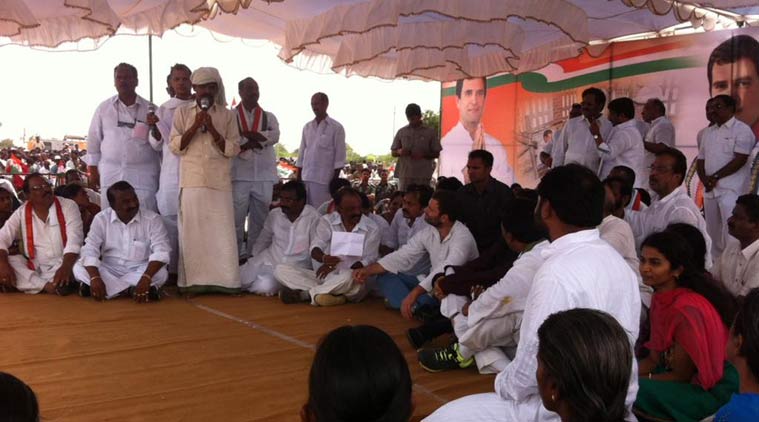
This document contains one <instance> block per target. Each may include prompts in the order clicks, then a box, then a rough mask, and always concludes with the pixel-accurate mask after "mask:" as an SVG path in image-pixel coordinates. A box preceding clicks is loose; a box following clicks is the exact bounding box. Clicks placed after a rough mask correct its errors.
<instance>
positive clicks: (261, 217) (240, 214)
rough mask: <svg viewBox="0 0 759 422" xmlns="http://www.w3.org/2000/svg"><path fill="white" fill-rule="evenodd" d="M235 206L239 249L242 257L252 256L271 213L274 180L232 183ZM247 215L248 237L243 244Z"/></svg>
mask: <svg viewBox="0 0 759 422" xmlns="http://www.w3.org/2000/svg"><path fill="white" fill-rule="evenodd" d="M232 189H233V190H232V192H233V197H234V207H235V231H236V232H237V250H238V254H239V256H240V258H243V257H247V256H250V255H251V253H250V251H251V250H252V249H253V244H255V243H256V239H258V235H259V233H261V229H262V228H263V226H264V221H265V220H266V216H267V215H268V214H269V205H271V197H272V193H273V192H274V184H273V183H272V182H249V181H235V182H233V183H232ZM245 217H248V239H247V243H246V244H243V243H244V242H243V238H244V234H245ZM246 245H247V246H246Z"/></svg>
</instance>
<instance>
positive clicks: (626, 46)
mask: <svg viewBox="0 0 759 422" xmlns="http://www.w3.org/2000/svg"><path fill="white" fill-rule="evenodd" d="M757 39H759V28H746V29H740V30H734V31H714V32H709V33H701V34H692V35H684V36H674V37H666V38H656V39H648V40H640V41H630V42H617V43H612V44H610V45H609V46H608V47H607V48H605V49H604V50H603V51H594V53H595V54H590V53H589V52H588V51H587V50H585V51H584V52H583V54H582V55H581V56H579V57H577V58H575V59H570V60H564V61H561V62H558V63H554V64H551V65H549V66H547V67H545V68H543V69H541V70H539V71H536V72H528V73H525V74H521V75H519V76H513V75H508V74H503V75H496V76H493V77H490V78H487V85H486V89H482V80H480V79H470V80H464V81H459V82H458V84H457V82H448V83H443V84H442V95H441V97H442V118H441V133H442V145H443V151H442V153H441V155H440V165H439V169H438V171H439V175H440V176H456V177H458V178H459V179H460V180H462V181H464V178H465V167H466V155H467V154H468V152H469V151H471V150H472V149H476V148H483V147H484V148H485V149H488V150H489V151H491V152H492V153H493V155H494V157H495V163H494V166H493V174H494V176H495V177H496V178H498V179H499V180H502V181H504V182H507V183H511V182H518V183H520V184H522V185H523V186H525V187H534V186H535V185H536V184H537V181H538V180H539V178H540V175H541V174H542V173H543V172H544V171H545V168H543V166H542V164H541V163H540V159H539V153H540V152H541V151H542V150H544V147H545V144H546V143H548V142H551V135H552V133H555V132H556V131H557V130H559V129H560V128H561V127H562V125H563V124H564V122H565V121H566V120H567V118H568V114H569V110H570V108H571V106H572V104H573V103H579V102H581V98H580V97H581V93H582V91H583V90H585V89H586V88H589V87H591V86H594V87H597V88H600V89H602V90H603V91H604V92H605V93H606V96H607V104H608V101H609V100H612V99H614V98H619V97H629V98H631V99H632V100H633V101H634V102H635V106H636V118H637V119H641V116H640V110H641V109H642V107H643V104H644V103H645V102H646V101H647V100H648V99H650V98H659V99H660V100H662V101H663V102H664V104H665V106H666V115H667V117H668V118H669V119H670V120H671V121H672V123H673V124H674V126H675V130H676V145H677V147H678V148H679V149H680V150H681V151H683V153H685V155H686V156H687V157H688V159H689V161H691V160H693V159H694V157H696V155H697V153H698V147H697V144H696V135H697V133H698V131H699V130H700V129H702V128H704V127H705V126H707V120H706V117H705V112H704V109H705V105H706V100H707V99H708V98H710V96H715V95H718V94H730V95H732V96H733V97H735V98H736V99H737V100H738V111H737V113H736V117H737V118H738V119H740V120H742V121H744V122H745V123H747V124H748V125H749V126H751V127H752V129H753V130H754V133H755V134H759V75H758V74H757V73H758V68H759V41H757ZM710 58H711V60H710ZM605 113H606V112H605V111H604V114H605ZM549 131H550V132H549ZM752 158H753V157H752ZM506 163H508V166H506V165H505V164H506ZM510 172H513V174H512V173H510ZM754 176H755V175H754Z"/></svg>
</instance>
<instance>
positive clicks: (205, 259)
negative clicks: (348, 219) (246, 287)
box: [169, 67, 240, 294]
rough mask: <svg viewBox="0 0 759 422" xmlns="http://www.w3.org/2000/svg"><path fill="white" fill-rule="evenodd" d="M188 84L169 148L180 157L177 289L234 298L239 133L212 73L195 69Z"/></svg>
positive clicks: (216, 76) (218, 78)
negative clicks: (189, 95) (234, 175)
mask: <svg viewBox="0 0 759 422" xmlns="http://www.w3.org/2000/svg"><path fill="white" fill-rule="evenodd" d="M191 82H192V89H193V90H194V91H195V102H193V103H191V104H188V105H186V106H183V107H180V108H178V109H177V111H176V114H175V115H174V123H173V127H172V129H171V143H170V144H169V146H170V148H171V150H172V151H173V152H174V153H175V154H177V155H179V156H180V157H181V158H180V170H179V189H180V193H179V215H178V223H179V250H180V256H179V268H178V273H179V277H178V280H177V284H178V286H179V289H180V291H181V292H183V293H186V294H201V293H230V294H234V293H238V292H239V291H240V270H239V266H238V265H237V264H238V263H237V240H236V237H235V223H234V208H233V206H232V181H231V176H230V173H231V166H232V158H233V157H235V156H236V155H237V154H238V153H239V152H240V132H239V130H238V128H237V118H236V116H235V114H234V112H232V111H230V110H227V109H226V107H225V106H226V105H227V101H226V97H225V94H224V84H223V83H222V80H221V76H219V72H218V70H216V69H215V68H212V67H201V68H199V69H197V70H195V72H193V73H192V77H191ZM209 251H213V253H209Z"/></svg>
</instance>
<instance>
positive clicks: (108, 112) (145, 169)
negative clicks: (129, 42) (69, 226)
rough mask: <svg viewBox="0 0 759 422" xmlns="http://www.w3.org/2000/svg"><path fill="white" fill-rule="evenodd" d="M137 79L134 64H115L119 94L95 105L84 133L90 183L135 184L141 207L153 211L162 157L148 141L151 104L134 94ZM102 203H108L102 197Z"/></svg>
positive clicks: (106, 186) (102, 188)
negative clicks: (148, 116)
mask: <svg viewBox="0 0 759 422" xmlns="http://www.w3.org/2000/svg"><path fill="white" fill-rule="evenodd" d="M137 83H138V81H137V69H135V68H134V66H132V65H130V64H126V63H121V64H119V65H118V66H116V68H115V69H114V84H115V86H116V91H118V95H116V96H113V97H111V98H109V99H107V100H105V101H103V102H102V103H101V104H100V105H99V106H98V108H97V109H96V110H95V114H94V116H93V117H92V123H90V130H89V134H88V135H87V156H88V157H89V158H88V159H87V163H88V165H89V170H90V185H91V186H100V189H101V191H106V190H108V187H109V186H111V185H112V184H114V183H116V182H117V181H119V180H125V181H127V182H129V183H130V184H131V185H132V186H134V189H135V191H136V192H137V196H138V197H139V198H140V203H141V204H142V207H143V208H146V209H149V210H152V211H155V210H157V207H156V199H155V194H156V191H157V190H158V175H159V171H160V160H161V157H160V155H159V154H158V152H156V151H155V150H154V149H153V148H152V147H151V146H150V143H149V142H148V125H147V115H148V111H149V110H148V109H149V108H150V107H152V104H150V103H149V102H148V101H147V100H146V99H144V98H142V97H140V96H139V95H137V93H136V92H135V88H137ZM101 206H102V208H106V207H108V201H107V200H105V198H102V199H101Z"/></svg>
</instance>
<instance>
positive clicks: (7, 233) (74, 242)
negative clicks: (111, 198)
mask: <svg viewBox="0 0 759 422" xmlns="http://www.w3.org/2000/svg"><path fill="white" fill-rule="evenodd" d="M58 200H59V201H60V204H61V211H63V218H64V220H65V221H66V245H65V247H64V245H63V238H62V237H61V227H60V222H59V221H58V215H57V213H56V208H55V204H53V205H51V206H50V209H49V210H48V214H47V219H46V220H44V221H43V220H41V219H40V218H39V217H38V216H37V213H36V212H34V211H32V230H33V232H34V255H35V258H34V259H33V260H32V262H33V263H34V267H35V269H34V270H31V269H29V268H28V267H27V265H26V261H27V260H26V258H25V257H24V256H23V255H13V256H10V257H8V261H9V262H10V264H11V266H12V267H13V270H14V272H15V274H16V288H17V289H18V290H20V291H22V292H24V293H39V292H40V291H42V289H43V288H44V287H45V284H47V283H49V282H51V281H52V280H53V277H54V276H55V272H56V271H57V270H58V268H60V266H61V264H62V263H63V255H65V254H68V253H73V254H79V250H80V249H81V247H82V238H83V237H84V235H83V232H82V217H81V214H80V213H79V207H78V206H77V205H76V203H75V202H74V201H71V200H69V199H66V198H58ZM30 206H31V204H29V202H25V203H24V204H23V205H21V206H20V207H19V208H18V209H17V210H16V211H15V212H14V213H13V214H11V216H10V218H9V219H8V221H6V222H5V225H3V227H2V229H0V249H2V250H5V251H6V252H7V251H8V248H9V247H10V246H11V245H12V244H13V242H14V241H15V240H16V239H24V241H26V233H25V232H24V227H25V223H24V219H25V215H26V214H25V212H26V207H30ZM23 247H25V245H24V244H23V243H22V244H20V245H19V248H23Z"/></svg>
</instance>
